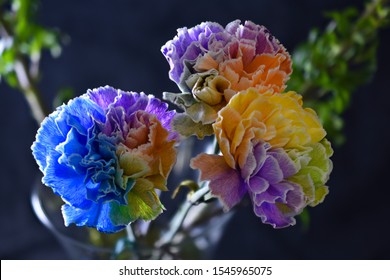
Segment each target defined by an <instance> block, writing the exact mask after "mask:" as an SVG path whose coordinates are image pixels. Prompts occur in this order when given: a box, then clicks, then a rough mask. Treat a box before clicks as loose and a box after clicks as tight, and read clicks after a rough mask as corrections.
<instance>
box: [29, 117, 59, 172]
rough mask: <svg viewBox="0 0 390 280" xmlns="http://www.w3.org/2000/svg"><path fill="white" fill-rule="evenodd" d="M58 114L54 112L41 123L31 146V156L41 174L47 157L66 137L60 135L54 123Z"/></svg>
mask: <svg viewBox="0 0 390 280" xmlns="http://www.w3.org/2000/svg"><path fill="white" fill-rule="evenodd" d="M58 114H59V111H55V112H53V113H52V114H50V115H49V116H48V117H47V118H46V119H45V120H44V121H43V122H42V125H41V127H40V128H39V130H38V132H37V135H36V140H35V142H34V143H33V145H32V146H31V150H32V153H33V156H34V158H35V160H36V161H37V163H38V166H39V169H40V170H41V171H42V172H44V170H45V169H46V166H47V155H48V154H49V153H50V151H51V150H53V149H54V148H55V147H56V146H57V145H58V144H59V143H61V142H63V141H65V137H66V136H64V135H63V134H62V133H61V131H60V130H59V129H58V127H57V124H56V122H55V119H56V117H57V116H58Z"/></svg>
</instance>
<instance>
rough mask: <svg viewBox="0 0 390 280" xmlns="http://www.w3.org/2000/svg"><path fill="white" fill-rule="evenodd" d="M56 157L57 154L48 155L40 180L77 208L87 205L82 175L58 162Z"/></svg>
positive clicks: (89, 202) (88, 204) (88, 203)
mask: <svg viewBox="0 0 390 280" xmlns="http://www.w3.org/2000/svg"><path fill="white" fill-rule="evenodd" d="M58 159H59V154H58V155H53V154H52V155H51V156H50V158H49V160H48V165H47V168H46V169H45V174H44V177H43V178H42V182H43V183H44V184H45V185H47V186H49V187H51V188H52V189H53V191H54V192H55V193H56V194H58V195H59V196H61V198H62V199H63V200H64V201H65V202H66V203H69V204H72V205H73V206H75V207H79V208H86V207H89V206H90V204H91V201H90V200H87V199H86V189H85V184H84V175H80V174H78V173H77V172H76V171H75V170H73V169H72V168H70V167H68V166H66V165H62V164H59V163H58Z"/></svg>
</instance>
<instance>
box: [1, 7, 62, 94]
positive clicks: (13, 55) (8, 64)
mask: <svg viewBox="0 0 390 280" xmlns="http://www.w3.org/2000/svg"><path fill="white" fill-rule="evenodd" d="M37 9H38V1H36V0H12V1H11V0H0V62H1V63H0V78H2V79H4V80H5V81H6V82H7V83H8V85H9V86H11V87H17V88H22V89H23V85H21V84H20V81H19V80H18V77H17V73H16V71H15V67H16V64H17V63H18V62H20V63H22V65H23V66H24V67H25V68H26V69H27V71H26V72H27V73H26V78H27V79H28V80H29V82H30V83H34V82H36V81H37V79H38V78H39V61H40V58H41V54H42V51H43V50H49V51H50V52H51V54H52V55H53V56H58V55H60V53H61V45H60V43H59V33H58V32H57V31H55V30H51V29H47V28H45V27H43V26H41V25H39V24H37V23H36V22H35V14H36V11H37Z"/></svg>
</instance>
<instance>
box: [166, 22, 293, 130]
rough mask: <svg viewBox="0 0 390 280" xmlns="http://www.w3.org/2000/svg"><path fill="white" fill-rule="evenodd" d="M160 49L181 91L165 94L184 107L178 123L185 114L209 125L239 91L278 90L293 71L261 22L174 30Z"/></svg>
mask: <svg viewBox="0 0 390 280" xmlns="http://www.w3.org/2000/svg"><path fill="white" fill-rule="evenodd" d="M162 52H163V54H164V56H165V57H166V58H167V60H168V62H169V64H170V67H171V70H170V72H169V75H170V78H171V79H172V80H173V81H175V82H176V83H177V84H178V86H179V87H180V89H181V91H182V92H183V93H182V94H173V93H165V95H164V97H165V98H166V99H168V100H170V101H171V102H174V103H175V104H177V105H179V106H180V107H181V108H183V109H184V110H185V111H186V116H181V118H182V121H181V122H182V123H183V122H186V123H187V124H188V118H190V119H191V120H192V121H193V122H194V123H201V124H203V125H205V126H207V125H210V124H212V123H213V122H214V121H215V120H216V118H217V114H218V111H219V110H220V109H222V108H223V107H224V106H226V104H227V103H228V102H229V100H230V98H231V97H232V96H233V95H235V94H236V93H237V92H239V91H241V90H246V89H248V88H250V87H254V88H256V89H257V90H258V91H259V92H261V93H264V92H272V93H277V92H282V91H283V90H284V89H285V88H286V85H285V83H286V81H287V80H288V79H289V75H290V73H291V71H292V70H291V58H290V55H289V54H288V53H287V51H286V50H285V48H284V47H283V46H282V45H281V44H280V43H279V41H278V40H277V39H276V38H275V37H273V36H272V35H271V34H270V32H269V31H268V30H267V29H266V28H265V27H264V26H259V25H256V24H254V23H253V22H250V21H246V22H245V23H244V24H241V23H240V21H239V20H236V21H233V22H231V23H229V24H228V25H227V26H226V28H223V27H222V26H221V25H219V24H217V23H212V22H204V23H202V24H200V25H197V26H195V27H193V28H190V29H187V28H181V29H178V35H177V36H176V37H175V38H174V39H173V40H171V41H168V42H167V43H166V44H165V45H164V46H163V47H162ZM185 118H187V119H185ZM182 126H183V125H182ZM184 128H185V127H184ZM206 129H207V128H205V129H204V130H206ZM179 131H180V129H179ZM180 132H182V131H180ZM194 132H195V131H194ZM203 132H204V131H203ZM183 134H190V132H186V131H183ZM197 134H198V133H197ZM206 134H207V133H206ZM198 136H199V134H198Z"/></svg>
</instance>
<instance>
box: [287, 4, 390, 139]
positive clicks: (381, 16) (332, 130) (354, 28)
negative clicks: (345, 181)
mask: <svg viewBox="0 0 390 280" xmlns="http://www.w3.org/2000/svg"><path fill="white" fill-rule="evenodd" d="M387 2H388V1H387V0H372V1H370V2H368V3H367V4H366V7H365V10H364V11H363V12H362V13H359V11H358V10H357V8H355V7H351V8H347V9H346V10H344V11H341V12H340V11H337V12H331V13H327V16H328V17H330V19H331V21H330V23H329V24H328V25H327V27H326V29H325V30H324V31H323V32H320V31H319V30H318V29H313V30H311V32H310V34H309V38H308V40H307V41H306V42H304V43H303V44H301V45H299V46H298V47H297V48H296V49H295V51H294V52H293V54H292V58H293V70H294V71H293V74H292V77H291V79H290V81H289V84H288V86H289V89H292V90H296V91H298V92H299V93H301V94H302V95H303V96H304V102H305V105H306V106H307V107H311V108H313V109H314V110H316V111H317V113H318V115H319V117H320V119H321V121H322V122H323V125H324V127H325V129H326V131H327V132H328V137H329V138H330V139H331V141H332V142H333V143H334V144H336V145H340V144H342V143H343V142H344V136H343V133H342V128H343V118H342V113H343V112H344V111H345V109H346V108H347V106H348V105H349V103H350V99H351V96H352V93H353V92H354V91H355V90H356V88H357V87H359V86H361V85H363V84H364V83H367V82H368V81H370V79H371V78H372V76H373V74H374V72H375V70H376V52H377V46H378V32H379V30H380V29H381V28H383V27H385V26H387V25H388V24H389V15H390V8H389V6H387V5H386V4H387Z"/></svg>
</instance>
